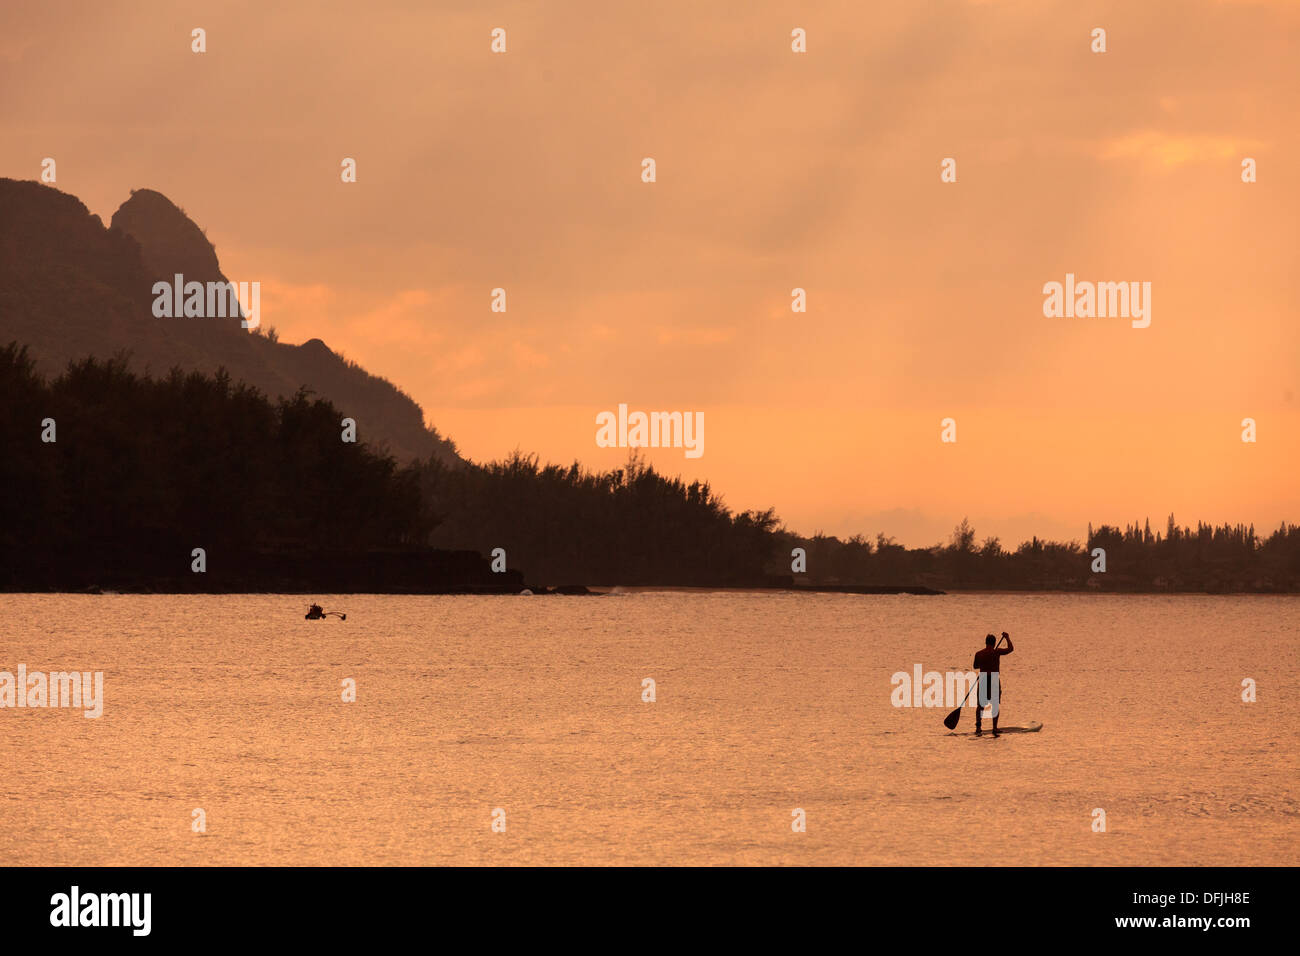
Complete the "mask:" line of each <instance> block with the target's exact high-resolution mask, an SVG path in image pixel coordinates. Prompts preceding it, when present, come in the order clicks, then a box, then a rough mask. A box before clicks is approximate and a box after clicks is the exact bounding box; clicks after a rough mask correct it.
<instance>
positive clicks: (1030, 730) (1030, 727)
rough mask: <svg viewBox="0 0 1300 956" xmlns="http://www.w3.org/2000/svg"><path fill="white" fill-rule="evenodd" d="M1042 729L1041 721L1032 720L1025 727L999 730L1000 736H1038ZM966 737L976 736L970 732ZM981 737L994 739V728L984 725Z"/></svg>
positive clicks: (966, 733)
mask: <svg viewBox="0 0 1300 956" xmlns="http://www.w3.org/2000/svg"><path fill="white" fill-rule="evenodd" d="M1042 729H1043V725H1042V724H1041V723H1040V722H1039V721H1037V720H1031V721H1030V722H1029V723H1027V724H1025V725H1024V726H1023V727H999V728H998V733H999V734H1036V733H1038V732H1039V731H1040V730H1042ZM953 736H958V735H956V734H954V735H953ZM964 736H967V737H974V736H975V731H973V730H968V731H966V732H965V734H964ZM981 736H983V737H992V736H993V728H992V727H990V726H989V725H988V724H985V725H984V733H983V734H981Z"/></svg>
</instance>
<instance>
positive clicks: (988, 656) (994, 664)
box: [975, 631, 1015, 737]
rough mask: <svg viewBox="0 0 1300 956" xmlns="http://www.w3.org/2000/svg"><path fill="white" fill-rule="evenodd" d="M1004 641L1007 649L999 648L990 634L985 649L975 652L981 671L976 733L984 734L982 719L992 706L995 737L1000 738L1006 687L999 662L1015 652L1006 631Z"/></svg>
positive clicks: (977, 666)
mask: <svg viewBox="0 0 1300 956" xmlns="http://www.w3.org/2000/svg"><path fill="white" fill-rule="evenodd" d="M1002 639H1003V640H1004V641H1006V642H1007V646H1006V647H998V646H997V645H996V643H995V642H994V640H993V635H992V634H990V635H989V636H988V637H986V638H984V649H983V650H979V651H976V652H975V669H976V670H977V671H979V672H980V673H979V678H978V680H979V693H978V694H977V697H978V699H977V700H976V701H975V733H976V734H982V733H983V732H984V731H983V730H981V729H980V717H981V716H982V715H983V714H984V708H985V707H987V706H989V705H992V707H993V736H994V737H996V736H998V716H999V715H1000V713H1001V711H1002V691H1003V690H1005V689H1006V685H1005V684H1003V682H1002V675H1001V673H1000V669H999V662H1000V661H1001V659H1002V655H1003V654H1010V653H1011V652H1012V651H1014V650H1015V647H1013V646H1012V644H1011V635H1009V634H1008V633H1007V632H1006V631H1003V632H1002Z"/></svg>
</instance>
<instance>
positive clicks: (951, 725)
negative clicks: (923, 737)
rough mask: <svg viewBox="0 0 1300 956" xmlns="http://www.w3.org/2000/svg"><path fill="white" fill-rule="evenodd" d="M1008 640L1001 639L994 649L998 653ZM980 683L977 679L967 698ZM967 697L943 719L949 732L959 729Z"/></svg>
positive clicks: (967, 693) (1004, 636)
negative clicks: (958, 724)
mask: <svg viewBox="0 0 1300 956" xmlns="http://www.w3.org/2000/svg"><path fill="white" fill-rule="evenodd" d="M1006 639H1007V636H1006V635H1005V634H1003V635H1002V636H1001V637H999V638H998V642H997V643H996V644H994V645H993V649H994V650H995V651H996V650H997V649H998V648H999V647H1001V646H1002V642H1003V641H1005V640H1006ZM979 683H980V682H979V679H978V678H976V680H975V683H973V684H971V686H970V690H968V691H966V697H970V692H971V691H972V690H974V689H975V688H976V687H978V686H979ZM966 697H963V698H962V699H961V703H960V704H958V705H957V709H956V710H954V711H953V712H952V713H951V714H949V715H948V716H947V717H945V718H944V719H943V725H944V726H945V727H947V728H948V729H949V730H955V729H956V728H957V721H959V720H961V709H962V708H963V707H965V706H966ZM976 700H978V698H976Z"/></svg>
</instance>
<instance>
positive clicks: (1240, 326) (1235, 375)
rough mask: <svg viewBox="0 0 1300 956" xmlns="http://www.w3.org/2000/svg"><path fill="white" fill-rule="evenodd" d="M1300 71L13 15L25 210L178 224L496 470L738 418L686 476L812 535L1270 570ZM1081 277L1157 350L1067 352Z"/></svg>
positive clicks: (881, 14) (270, 11)
mask: <svg viewBox="0 0 1300 956" xmlns="http://www.w3.org/2000/svg"><path fill="white" fill-rule="evenodd" d="M196 26H200V27H204V28H205V29H206V30H207V35H208V37H207V42H208V52H207V53H205V54H201V55H199V54H194V53H191V52H190V30H191V29H192V28H194V27H196ZM497 26H500V27H504V28H505V29H506V30H507V42H508V52H507V53H506V54H504V55H493V54H492V53H491V52H490V51H489V43H490V37H489V32H490V30H491V29H492V28H493V27H497ZM1098 26H1100V27H1104V28H1105V29H1106V30H1107V33H1108V38H1107V42H1108V47H1109V49H1108V52H1106V53H1105V54H1100V55H1098V54H1094V53H1092V52H1091V51H1090V49H1089V46H1090V42H1091V41H1090V36H1089V34H1090V31H1091V30H1092V29H1093V28H1094V27H1098ZM794 27H802V28H804V29H805V30H806V31H807V35H808V52H807V53H806V54H802V55H799V54H794V53H792V52H791V51H790V31H791V30H792V29H793V28H794ZM1297 49H1300V4H1298V3H1296V2H1294V0H1278V2H1274V3H1267V2H1246V0H1242V2H1210V0H1203V2H1196V0H1170V2H1142V3H1134V2H1116V3H1088V4H1080V3H1065V2H1063V3H1053V2H1045V0H1027V2H997V0H989V2H944V3H925V2H915V3H913V2H909V3H892V4H868V3H862V2H856V0H855V2H849V0H845V2H836V3H791V2H786V3H778V2H770V0H752V2H745V3H720V2H718V3H707V2H690V3H678V2H656V3H653V4H635V5H632V4H612V3H608V2H592V3H587V2H581V3H579V2H565V0H548V2H546V3H487V2H468V0H467V2H450V3H423V2H421V3H417V2H405V3H382V2H375V3H369V4H343V3H330V4H315V3H312V4H308V3H300V4H294V3H290V4H275V5H271V4H265V3H260V2H241V3H188V4H186V3H182V4H174V3H126V2H122V3H102V2H94V3H76V4H72V3H59V2H54V3H49V4H43V5H40V6H39V7H32V8H31V9H18V8H17V7H16V6H14V5H5V6H4V7H3V8H0V130H3V134H4V135H3V136H0V175H5V176H11V177H14V178H21V179H35V178H37V177H38V176H39V173H40V162H41V159H42V158H43V157H46V156H51V157H54V158H55V159H56V161H57V163H58V182H57V184H56V185H57V187H58V188H60V189H62V190H64V191H66V192H70V193H73V194H74V195H76V196H78V197H79V198H81V199H82V200H83V201H84V202H85V203H86V204H87V205H88V206H89V207H90V208H91V210H92V211H94V212H96V213H99V214H100V215H101V216H102V217H103V218H104V219H105V220H107V219H108V218H109V217H110V216H111V214H112V212H113V211H114V210H115V209H116V207H117V206H118V205H119V204H120V203H121V202H122V201H124V200H125V199H126V198H127V195H128V190H130V189H131V188H139V187H150V188H154V189H158V190H160V191H161V192H163V193H165V194H166V195H167V196H169V197H170V198H171V199H172V200H174V201H175V202H176V203H177V204H179V205H180V206H182V207H183V208H184V209H185V210H186V211H187V212H188V213H189V214H190V215H191V216H192V217H193V218H194V219H195V220H196V221H197V222H198V223H199V224H200V225H201V226H203V227H204V228H205V229H206V230H207V234H208V237H209V238H210V239H211V240H212V241H213V242H214V243H215V245H216V247H217V252H218V255H219V257H220V259H221V263H222V266H223V269H224V271H225V272H226V274H227V275H228V276H229V277H230V278H232V279H234V280H236V281H259V282H261V284H262V312H263V322H264V323H265V324H268V325H273V326H275V327H276V328H277V329H278V330H279V332H280V334H281V337H282V339H284V340H286V341H292V342H299V341H303V340H305V339H307V338H311V337H320V338H323V339H324V340H325V341H326V342H327V343H328V344H329V345H330V346H331V347H333V348H334V349H335V350H336V351H339V352H342V353H343V354H345V355H346V356H347V357H349V358H351V359H354V360H356V361H358V362H360V363H362V364H363V365H364V366H366V367H367V368H368V369H369V370H371V371H373V372H375V373H377V374H380V375H383V376H385V377H387V378H389V379H390V380H392V381H393V382H395V383H397V384H398V385H399V386H401V387H402V388H403V389H404V390H405V391H406V392H407V393H408V394H410V395H412V396H413V397H414V398H415V399H416V400H417V401H419V402H420V403H421V404H422V405H423V406H424V409H425V412H426V416H427V418H428V420H429V421H430V422H431V423H432V424H434V425H436V426H437V427H438V428H439V429H440V430H441V431H442V432H443V433H444V434H447V435H449V436H450V437H452V438H453V439H455V441H456V442H457V444H458V445H459V447H460V448H461V450H462V452H463V453H465V454H466V455H468V456H470V457H473V458H476V459H487V458H493V457H499V456H501V455H504V454H506V453H508V452H509V451H510V450H512V449H514V448H516V447H520V448H522V449H524V450H532V451H536V452H538V453H539V454H541V455H542V456H543V457H544V458H549V459H553V460H559V461H564V462H568V461H571V460H573V459H574V458H577V459H580V460H581V461H583V462H585V463H588V464H590V465H593V466H611V465H616V464H619V463H621V462H622V461H623V459H624V458H625V454H626V453H625V452H623V451H620V450H613V449H598V448H597V447H596V445H595V440H594V439H595V432H596V427H595V415H596V413H597V412H599V411H602V410H606V409H611V410H612V409H614V408H616V407H617V405H618V403H620V402H626V403H628V404H629V405H630V406H631V408H633V409H638V408H639V409H644V410H652V409H662V410H669V409H678V410H691V411H702V412H704V414H705V419H706V430H705V454H704V456H703V457H702V458H699V459H686V458H685V457H684V456H683V455H682V453H681V451H680V450H677V451H672V452H661V453H657V454H655V455H652V456H651V457H652V460H654V461H656V462H657V463H658V464H660V465H661V466H662V467H663V469H664V470H666V471H669V472H672V473H681V474H682V475H683V476H686V477H702V478H706V479H708V480H709V481H711V482H712V483H713V485H714V487H715V488H716V489H718V490H720V491H721V492H722V493H723V494H724V495H725V498H726V500H727V502H728V503H729V504H731V505H732V506H733V507H737V508H749V507H767V506H772V507H775V508H776V510H777V512H778V514H779V515H781V517H782V518H783V519H785V521H786V522H787V523H788V524H789V525H790V526H791V527H793V528H796V529H798V530H800V531H804V532H812V531H814V530H818V529H820V530H823V531H826V532H828V533H838V534H851V533H853V532H856V531H862V532H865V533H867V534H870V535H874V534H875V533H876V532H877V531H883V532H885V533H887V534H892V535H895V536H896V537H898V538H899V539H900V540H901V541H903V542H904V543H907V544H910V545H921V544H929V543H933V542H934V541H937V540H939V539H940V538H942V537H944V536H946V535H947V534H948V532H949V531H950V530H951V528H952V526H953V525H954V524H956V523H957V522H958V521H960V520H961V518H962V517H963V516H969V517H970V518H971V520H972V522H973V523H974V524H975V526H976V529H977V531H978V532H979V534H980V535H981V537H982V536H983V535H986V534H996V535H1000V536H1002V539H1003V542H1004V544H1007V543H1014V542H1017V541H1019V540H1020V539H1022V538H1024V537H1027V536H1029V535H1030V534H1034V533H1037V534H1040V535H1047V536H1051V537H1067V538H1068V537H1081V536H1082V534H1083V532H1084V530H1085V525H1086V522H1087V521H1088V520H1092V521H1094V522H1103V521H1109V522H1123V521H1128V520H1133V519H1138V518H1143V517H1146V516H1148V515H1149V516H1150V517H1151V518H1152V524H1153V526H1155V527H1163V524H1164V517H1165V515H1166V514H1167V513H1168V512H1169V511H1170V510H1173V511H1174V512H1176V513H1177V514H1178V516H1179V518H1180V519H1181V520H1183V521H1187V522H1194V521H1195V520H1196V519H1198V518H1203V519H1205V520H1212V521H1238V520H1241V521H1253V522H1255V523H1256V524H1257V525H1259V526H1261V528H1263V527H1267V528H1271V527H1273V526H1275V525H1276V524H1277V523H1278V522H1279V521H1280V520H1282V519H1283V518H1287V519H1290V520H1292V521H1295V520H1297V519H1298V518H1300V492H1298V491H1297V489H1298V488H1300V482H1297V480H1296V478H1295V475H1296V473H1297V471H1298V470H1300V467H1298V466H1300V394H1298V393H1300V383H1298V381H1297V370H1298V369H1300V333H1297V330H1296V326H1297V314H1296V308H1295V302H1296V301H1297V298H1298V297H1300V253H1298V249H1300V243H1298V242H1297V233H1298V226H1297V223H1298V222H1300V169H1298V168H1297V162H1296V157H1297V156H1300V72H1298V71H1297V68H1296V50H1297ZM345 156H349V157H355V158H356V159H357V162H358V180H359V181H358V182H357V183H356V184H346V185H345V184H343V183H341V182H340V178H339V163H340V160H341V159H342V158H343V157H345ZM646 156H650V157H654V158H655V160H656V162H657V164H658V181H657V182H656V183H654V184H652V185H649V184H644V183H642V182H641V180H640V169H641V167H640V163H641V159H642V158H643V157H646ZM949 156H951V157H954V158H955V159H956V160H957V172H958V181H957V183H955V184H943V183H941V182H940V181H939V163H940V160H942V159H943V158H944V157H949ZM1244 156H1251V157H1254V158H1255V159H1256V160H1257V161H1258V164H1259V182H1258V183H1256V184H1253V185H1246V184H1243V183H1242V182H1241V179H1240V163H1241V159H1242V157H1244ZM1067 272H1073V273H1075V274H1076V275H1077V276H1078V277H1079V278H1080V279H1092V280H1114V281H1149V282H1151V283H1152V300H1153V302H1152V305H1153V315H1152V323H1151V327H1150V328H1148V329H1142V330H1138V329H1132V328H1130V326H1129V322H1128V321H1127V320H1125V319H1119V318H1109V319H1064V318H1059V319H1049V318H1044V316H1043V312H1042V304H1043V294H1042V286H1043V284H1044V283H1045V282H1049V281H1058V282H1059V281H1062V280H1063V278H1064V276H1065V273H1067ZM498 286H501V287H504V288H505V289H506V290H507V296H508V305H509V311H508V312H507V313H505V314H499V313H492V312H490V311H489V303H490V292H491V290H492V289H493V288H494V287H498ZM796 286H798V287H803V288H805V289H806V290H807V292H808V303H809V310H808V313H807V314H806V315H795V314H792V313H791V311H790V291H791V289H792V288H794V287H796ZM1247 416H1250V417H1253V418H1255V419H1256V420H1257V422H1258V423H1259V441H1258V443H1257V444H1245V443H1243V442H1241V441H1240V430H1241V429H1240V422H1241V420H1242V419H1243V418H1244V417H1247ZM945 417H952V418H954V419H956V421H957V427H958V441H957V443H956V444H955V445H943V444H941V443H940V441H939V435H940V421H941V419H943V418H945Z"/></svg>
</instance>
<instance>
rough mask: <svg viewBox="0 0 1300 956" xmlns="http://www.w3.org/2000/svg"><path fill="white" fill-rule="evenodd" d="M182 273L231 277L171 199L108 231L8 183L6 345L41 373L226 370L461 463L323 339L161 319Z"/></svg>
mask: <svg viewBox="0 0 1300 956" xmlns="http://www.w3.org/2000/svg"><path fill="white" fill-rule="evenodd" d="M177 273H179V274H181V275H183V276H184V277H185V281H186V282H191V281H197V282H204V283H207V282H225V281H227V277H226V276H225V275H224V274H223V273H222V271H221V266H220V263H219V262H218V260H217V254H216V250H215V249H214V248H213V246H212V244H211V243H210V242H209V241H208V239H207V237H206V236H205V235H204V234H203V230H202V229H200V228H199V226H198V225H196V224H195V223H194V222H193V220H191V219H190V218H189V217H188V216H187V215H186V214H185V213H184V211H183V210H181V209H180V208H179V207H178V206H176V205H175V204H174V203H173V202H172V201H171V200H169V199H168V198H167V197H166V196H164V195H163V194H162V193H159V192H156V191H154V190H152V189H139V190H134V191H133V192H132V193H131V197H130V198H129V199H128V200H127V201H126V202H125V203H123V204H122V206H121V208H119V209H118V210H117V212H116V213H115V214H114V215H113V219H112V223H111V226H110V227H109V228H105V227H104V224H103V222H102V221H101V220H100V218H99V217H98V216H96V215H94V214H92V213H91V212H90V210H89V209H87V208H86V206H85V205H84V204H83V203H82V202H81V201H80V200H78V199H77V198H76V197H75V196H71V195H69V194H67V193H64V192H61V191H59V190H57V189H54V188H53V187H50V186H46V185H42V184H40V183H36V182H24V181H17V180H13V179H3V178H0V345H3V344H6V343H8V342H11V341H12V342H17V343H19V344H20V345H26V346H27V347H28V354H29V355H30V356H31V358H32V359H33V360H34V361H35V364H36V368H37V370H38V371H39V372H41V373H43V374H45V375H55V374H58V373H59V372H62V371H63V369H64V368H66V367H67V364H68V363H69V362H71V361H79V360H81V359H84V358H86V357H88V356H95V357H97V358H101V359H107V358H111V357H114V356H119V355H124V356H125V357H126V359H127V361H128V363H129V367H130V368H131V369H132V370H133V371H136V372H140V373H148V374H152V375H155V376H160V375H165V374H166V373H167V372H168V371H170V370H171V369H172V368H180V369H182V370H184V371H197V372H202V373H204V374H209V375H210V374H212V373H214V372H216V371H217V369H219V368H225V369H226V371H227V372H228V373H229V374H230V377H231V378H232V379H233V380H234V381H236V382H245V383H247V384H249V385H251V386H253V387H255V388H257V389H259V390H260V391H262V392H263V393H265V394H266V395H267V396H269V397H271V398H279V397H291V396H293V395H294V394H295V393H297V392H298V390H299V389H300V388H303V387H305V388H307V389H309V390H310V391H311V392H313V393H314V394H316V395H318V396H320V397H321V398H324V399H327V400H328V401H330V402H331V403H332V404H333V405H334V406H335V407H336V408H338V409H339V411H340V412H341V413H342V414H343V415H346V416H348V417H351V418H354V419H355V420H356V422H357V436H358V439H359V440H360V441H363V442H366V443H367V444H369V445H371V446H372V447H373V448H375V449H376V450H379V451H382V452H385V453H387V454H390V455H392V456H393V457H395V458H396V459H397V460H398V461H399V462H400V463H405V462H407V461H411V460H414V459H421V460H423V459H427V458H429V457H430V456H432V457H434V458H435V459H436V460H438V461H441V462H443V463H446V464H457V463H459V462H460V458H459V456H457V454H456V450H455V446H454V444H453V443H452V442H450V441H448V440H446V439H444V438H443V437H442V436H440V435H439V434H438V432H437V430H436V429H432V428H426V427H425V424H424V413H423V412H422V411H421V409H420V406H419V405H417V404H416V403H415V401H414V400H412V399H411V398H410V397H409V396H407V395H406V394H404V393H403V392H402V391H401V390H400V389H398V388H397V387H396V386H394V385H393V384H392V383H391V382H388V381H386V380H385V379H382V378H379V377H378V376H375V375H371V374H370V373H368V372H367V371H366V370H365V369H363V368H362V367H361V366H359V365H357V364H356V363H355V362H349V361H347V360H345V359H344V358H342V357H341V356H339V355H336V354H335V353H334V352H333V351H331V350H330V348H329V347H328V346H327V345H326V344H325V343H324V342H323V341H321V340H320V339H318V338H314V339H311V340H309V341H308V342H305V343H303V344H302V345H288V344H285V343H281V342H278V341H274V340H273V339H272V338H269V337H268V336H266V335H258V334H252V333H251V332H250V331H249V330H246V329H244V328H242V327H241V325H240V320H239V317H238V316H235V317H229V318H156V317H155V316H154V314H153V301H154V295H153V291H152V290H153V286H154V283H156V282H159V281H166V282H168V283H170V282H171V281H172V279H173V276H174V275H175V274H177ZM242 278H243V279H244V281H248V280H249V279H252V278H256V277H242Z"/></svg>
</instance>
